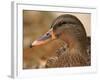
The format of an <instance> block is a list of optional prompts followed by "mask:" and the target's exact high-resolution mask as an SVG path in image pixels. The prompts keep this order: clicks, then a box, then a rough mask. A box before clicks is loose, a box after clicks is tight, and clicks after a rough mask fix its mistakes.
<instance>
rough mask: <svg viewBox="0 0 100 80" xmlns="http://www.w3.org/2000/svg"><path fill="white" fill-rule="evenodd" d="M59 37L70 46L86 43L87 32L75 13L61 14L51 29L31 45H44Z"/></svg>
mask: <svg viewBox="0 0 100 80" xmlns="http://www.w3.org/2000/svg"><path fill="white" fill-rule="evenodd" d="M58 38H59V39H61V40H63V41H65V42H66V43H67V45H68V46H69V47H76V46H79V45H80V44H83V45H84V44H85V40H86V32H85V29H84V26H83V24H82V23H81V21H80V20H79V19H78V18H77V17H75V16H73V15H70V14H64V15H61V16H59V17H57V18H56V19H55V20H54V21H53V23H52V25H51V28H50V30H49V31H48V32H46V33H45V34H44V35H42V36H41V37H39V38H38V39H36V40H35V41H33V42H32V43H31V45H30V47H31V48H32V47H34V46H38V45H43V44H45V43H48V42H49V41H52V40H55V39H58Z"/></svg>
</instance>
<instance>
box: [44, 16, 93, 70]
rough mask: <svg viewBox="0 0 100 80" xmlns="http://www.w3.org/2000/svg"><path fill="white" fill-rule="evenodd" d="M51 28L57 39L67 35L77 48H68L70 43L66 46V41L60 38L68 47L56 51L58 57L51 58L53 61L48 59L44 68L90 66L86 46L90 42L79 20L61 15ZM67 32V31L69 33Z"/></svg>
mask: <svg viewBox="0 0 100 80" xmlns="http://www.w3.org/2000/svg"><path fill="white" fill-rule="evenodd" d="M52 27H53V30H54V32H55V34H56V35H57V36H58V37H59V38H61V37H60V36H61V35H62V34H64V36H63V37H66V34H67V35H69V36H70V37H72V39H73V42H75V43H77V44H78V46H77V47H73V45H72V46H70V43H69V44H68V43H67V40H65V39H64V38H62V40H64V41H65V42H66V43H67V44H68V47H66V48H62V49H58V52H56V53H57V54H59V55H58V56H53V59H52V57H50V58H49V59H48V60H47V63H46V67H49V68H50V67H75V66H76V67H77V66H89V65H90V64H91V61H90V60H91V59H90V58H91V56H90V52H89V51H90V50H89V49H90V46H89V45H88V43H90V40H89V37H88V38H87V36H86V32H85V29H84V26H83V24H82V23H81V22H80V21H79V19H77V18H76V17H75V16H72V15H61V16H60V17H58V18H57V19H56V20H55V21H54V22H53V24H52ZM57 30H58V31H57ZM60 30H62V31H63V33H60V32H61V31H60ZM64 30H65V32H64ZM67 31H69V33H68V32H67ZM66 39H67V38H66ZM87 39H88V42H87ZM77 44H76V45H77ZM71 48H72V49H71ZM55 57H56V58H55Z"/></svg>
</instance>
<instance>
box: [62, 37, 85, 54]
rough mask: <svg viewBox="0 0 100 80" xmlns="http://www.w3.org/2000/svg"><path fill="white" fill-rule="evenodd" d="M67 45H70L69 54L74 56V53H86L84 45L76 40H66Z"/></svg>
mask: <svg viewBox="0 0 100 80" xmlns="http://www.w3.org/2000/svg"><path fill="white" fill-rule="evenodd" d="M64 41H65V42H66V43H67V45H68V51H69V53H71V54H74V53H86V49H85V48H86V47H85V46H84V44H83V45H82V43H81V42H79V41H77V40H75V39H70V40H68V39H65V40H64Z"/></svg>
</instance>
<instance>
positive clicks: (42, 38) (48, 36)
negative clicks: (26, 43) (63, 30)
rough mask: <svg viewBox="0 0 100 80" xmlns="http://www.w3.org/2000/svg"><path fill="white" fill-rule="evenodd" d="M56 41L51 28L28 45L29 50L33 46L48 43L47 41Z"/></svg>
mask: <svg viewBox="0 0 100 80" xmlns="http://www.w3.org/2000/svg"><path fill="white" fill-rule="evenodd" d="M54 39H56V37H55V35H54V33H53V29H52V28H51V29H50V30H49V31H48V32H46V33H45V34H44V35H42V36H40V37H39V38H38V39H37V40H35V41H33V42H32V44H31V45H30V48H32V47H34V46H39V45H43V44H46V43H48V42H49V41H52V40H54Z"/></svg>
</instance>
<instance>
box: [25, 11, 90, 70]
mask: <svg viewBox="0 0 100 80" xmlns="http://www.w3.org/2000/svg"><path fill="white" fill-rule="evenodd" d="M62 14H72V15H74V16H76V17H77V18H78V19H79V20H80V21H81V22H82V23H83V25H84V27H85V29H86V33H87V35H88V36H91V29H90V26H91V25H90V24H91V14H86V13H61V12H47V11H31V10H23V29H24V30H23V46H24V47H23V69H34V68H44V66H45V63H46V61H47V59H48V58H49V57H51V56H53V55H55V52H56V50H57V49H58V48H60V47H61V46H62V45H63V42H62V41H61V40H54V41H52V42H50V43H48V44H46V45H42V46H37V47H33V48H29V45H30V44H31V42H32V41H34V40H35V39H37V38H38V37H39V36H41V35H43V34H44V33H45V32H47V31H48V30H49V29H50V27H51V24H52V22H53V20H54V19H55V18H56V17H58V16H59V15H62Z"/></svg>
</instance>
